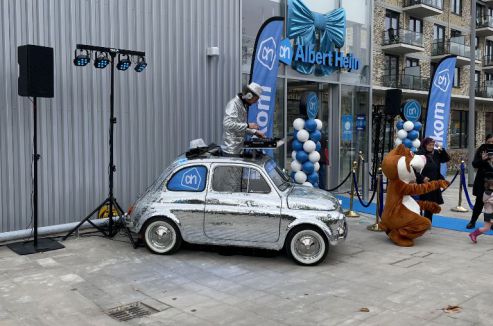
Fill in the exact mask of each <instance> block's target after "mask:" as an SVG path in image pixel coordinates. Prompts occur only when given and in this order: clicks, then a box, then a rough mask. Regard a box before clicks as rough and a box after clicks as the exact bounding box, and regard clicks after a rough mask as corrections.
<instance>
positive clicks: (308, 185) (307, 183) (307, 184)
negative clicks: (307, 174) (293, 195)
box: [303, 181, 313, 188]
mask: <svg viewBox="0 0 493 326" xmlns="http://www.w3.org/2000/svg"><path fill="white" fill-rule="evenodd" d="M303 185H304V186H307V187H311V188H313V185H312V184H311V183H310V182H308V181H306V182H303Z"/></svg>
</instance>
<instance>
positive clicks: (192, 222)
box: [126, 155, 347, 265]
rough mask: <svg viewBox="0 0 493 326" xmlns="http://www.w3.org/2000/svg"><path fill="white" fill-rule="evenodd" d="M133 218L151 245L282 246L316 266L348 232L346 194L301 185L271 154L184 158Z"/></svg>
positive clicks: (164, 249) (167, 249) (131, 223)
mask: <svg viewBox="0 0 493 326" xmlns="http://www.w3.org/2000/svg"><path fill="white" fill-rule="evenodd" d="M126 224H127V226H128V227H129V228H130V230H131V231H132V232H135V233H139V234H140V236H141V238H142V239H143V240H144V242H145V244H146V246H147V248H149V250H150V251H151V252H153V253H157V254H171V253H173V252H175V251H177V250H178V249H179V247H180V245H181V243H182V241H186V242H188V243H194V244H211V245H220V246H238V247H251V248H263V249H272V250H281V249H283V248H285V250H286V251H287V252H288V254H289V255H290V256H291V257H292V258H293V259H294V261H295V262H297V263H298V264H301V265H315V264H318V263H320V262H321V261H323V260H324V258H325V257H326V256H327V253H328V250H329V244H330V245H336V244H337V243H338V242H339V241H341V240H344V239H345V238H346V235H347V225H346V218H345V216H344V214H343V212H342V208H341V205H340V203H339V201H338V200H337V199H336V198H335V197H334V196H332V195H331V194H330V193H329V192H327V191H324V190H320V189H314V188H310V187H307V186H301V185H295V184H293V183H291V182H290V181H289V178H288V177H287V176H286V175H285V174H284V172H283V171H282V170H280V169H279V167H278V166H277V165H276V163H275V161H274V160H272V159H271V158H270V157H268V156H264V157H261V158H257V159H247V158H240V157H222V156H212V155H207V156H205V157H199V158H196V159H187V158H186V157H185V156H181V157H179V158H178V159H176V160H175V161H174V162H173V163H172V164H171V165H170V166H169V167H168V168H167V169H166V170H165V171H164V172H163V173H162V174H161V176H160V177H159V178H158V179H157V180H156V181H155V182H154V184H153V185H151V186H150V187H149V188H148V189H147V191H146V192H145V193H144V194H143V195H142V196H141V197H140V198H139V199H138V200H137V201H136V203H135V204H134V205H133V206H132V207H131V208H130V210H129V213H128V215H127V216H126Z"/></svg>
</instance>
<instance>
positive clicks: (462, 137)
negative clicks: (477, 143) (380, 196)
mask: <svg viewBox="0 0 493 326" xmlns="http://www.w3.org/2000/svg"><path fill="white" fill-rule="evenodd" d="M467 114H468V112H467V111H458V110H452V112H451V113H450V148H466V147H467Z"/></svg>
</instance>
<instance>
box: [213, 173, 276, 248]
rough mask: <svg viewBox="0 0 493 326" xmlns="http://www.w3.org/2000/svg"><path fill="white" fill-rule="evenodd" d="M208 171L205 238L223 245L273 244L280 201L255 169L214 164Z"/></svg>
mask: <svg viewBox="0 0 493 326" xmlns="http://www.w3.org/2000/svg"><path fill="white" fill-rule="evenodd" d="M211 171H213V172H212V173H211V176H212V180H211V182H210V184H209V190H208V192H207V196H206V205H205V215H204V233H205V235H206V236H207V237H208V238H210V239H214V240H224V241H246V242H276V241H277V240H278V239H279V226H280V214H281V198H280V196H279V194H278V193H277V192H276V191H275V190H274V189H272V185H270V184H269V182H268V181H267V180H268V179H267V178H266V177H265V174H264V173H263V172H262V171H261V170H260V169H258V168H257V167H250V166H247V165H241V164H236V165H234V164H231V165H224V164H216V165H213V166H212V168H211ZM255 184H256V186H255ZM256 190H260V191H258V192H255V191H256Z"/></svg>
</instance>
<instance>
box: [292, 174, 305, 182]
mask: <svg viewBox="0 0 493 326" xmlns="http://www.w3.org/2000/svg"><path fill="white" fill-rule="evenodd" d="M294 181H296V182H297V183H299V184H302V183H304V182H305V181H306V174H305V172H303V171H298V172H296V173H295V174H294Z"/></svg>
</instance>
